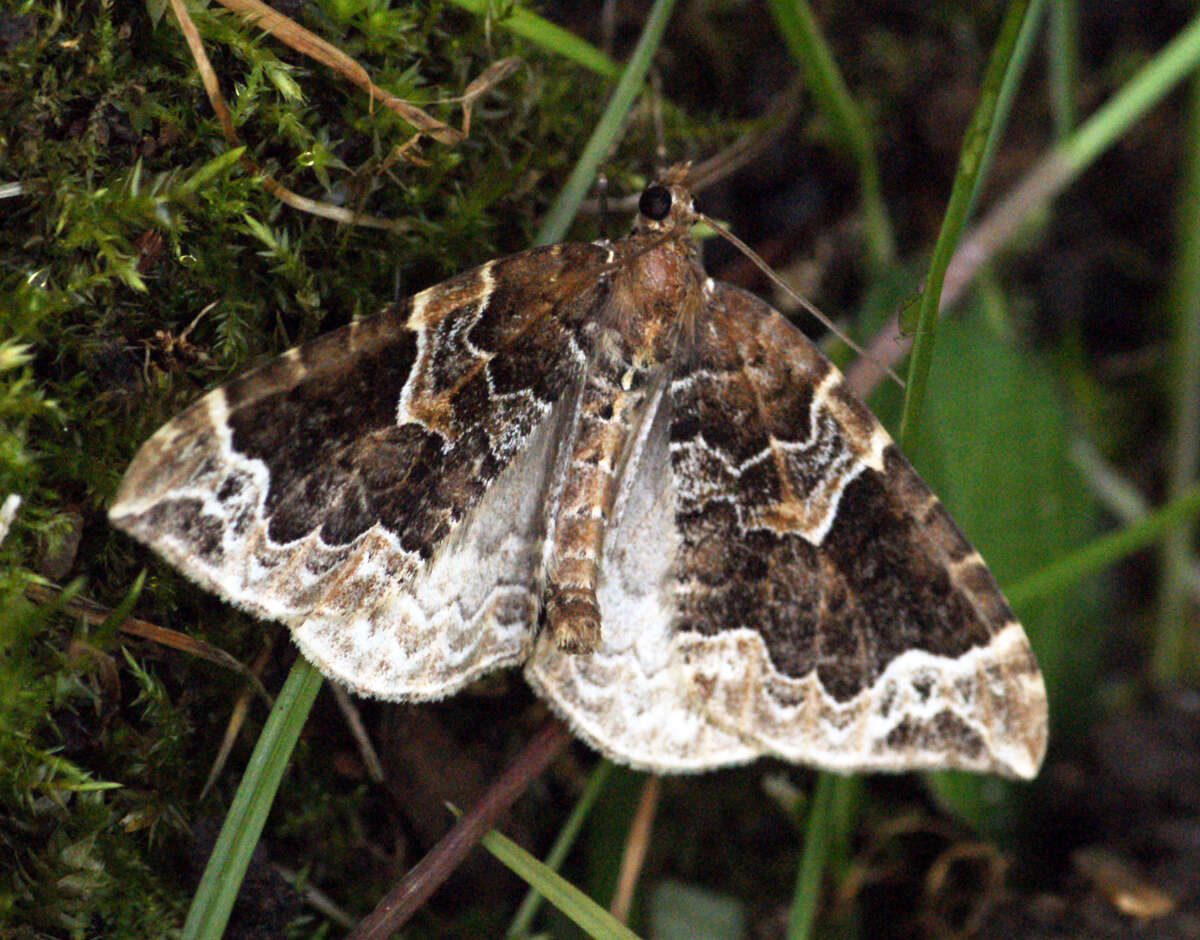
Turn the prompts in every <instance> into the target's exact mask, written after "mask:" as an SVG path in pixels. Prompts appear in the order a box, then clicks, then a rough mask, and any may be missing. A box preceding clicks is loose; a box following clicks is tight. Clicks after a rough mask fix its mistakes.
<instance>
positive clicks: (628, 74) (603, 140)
mask: <svg viewBox="0 0 1200 940" xmlns="http://www.w3.org/2000/svg"><path fill="white" fill-rule="evenodd" d="M674 7H675V0H654V6H653V7H651V9H650V15H649V16H647V17H646V25H645V26H644V27H643V28H642V35H641V36H640V37H639V38H638V43H637V46H636V47H635V48H634V50H633V55H632V56H630V57H629V64H628V65H626V66H625V71H624V72H622V73H621V80H620V81H618V82H617V87H616V89H615V90H614V91H613V96H612V98H611V99H609V102H608V107H606V108H605V109H604V114H603V115H601V117H600V121H599V122H598V123H597V124H596V129H595V130H593V131H592V136H591V137H590V138H588V142H587V144H586V145H585V146H584V148H583V153H582V154H580V156H579V160H578V162H576V164H575V168H574V169H573V170H572V171H571V175H570V177H568V179H567V182H566V185H565V186H563V188H562V191H561V192H560V193H559V194H558V198H557V199H556V200H555V201H554V205H553V206H551V207H550V211H549V212H548V213H547V214H546V219H545V221H544V222H542V227H541V228H540V229H539V230H538V235H537V238H536V239H535V242H536V244H539V245H549V244H552V243H553V242H558V241H562V239H563V236H565V235H566V234H567V229H568V228H569V227H570V225H571V220H572V219H574V218H575V213H576V211H577V210H578V209H579V204H580V203H581V202H583V197H584V196H586V195H587V191H588V188H589V187H590V186H591V185H592V180H594V179H595V178H596V170H597V169H598V168H599V166H600V161H601V160H603V159H604V157H605V156H606V155H607V154H608V152H609V151H610V150H611V149H612V146H613V144H614V143H615V142H616V140H617V138H618V137H619V136H620V133H621V129H622V128H623V127H624V125H625V118H626V116H627V115H628V114H629V109H630V108H632V107H633V102H634V100H635V99H636V98H637V96H638V93H639V92H640V91H641V90H642V83H643V82H644V81H645V79H646V72H647V71H648V70H649V68H650V63H651V61H653V59H654V53H655V52H657V51H658V45H659V43H660V42H661V41H662V35H663V30H665V29H666V28H667V20H668V19H669V18H670V16H671V10H672V9H674Z"/></svg>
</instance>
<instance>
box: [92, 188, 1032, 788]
mask: <svg viewBox="0 0 1200 940" xmlns="http://www.w3.org/2000/svg"><path fill="white" fill-rule="evenodd" d="M686 172H687V170H686V166H679V167H674V168H672V169H670V170H669V171H667V172H666V173H665V174H664V175H663V176H662V178H661V179H660V180H659V181H657V182H656V183H654V184H653V185H651V186H650V187H649V188H647V189H646V190H645V192H644V193H643V194H642V196H641V199H640V202H639V213H638V216H637V219H636V221H635V223H634V227H633V230H632V232H631V233H630V234H629V235H628V236H627V237H625V238H623V239H620V240H617V241H613V242H609V241H598V242H592V243H568V244H560V245H554V246H551V247H545V248H534V249H531V250H529V251H525V252H521V253H519V254H516V255H512V256H511V257H507V258H502V259H499V260H495V261H491V262H488V263H487V264H484V265H483V266H482V267H479V268H477V269H475V270H473V271H469V272H467V273H465V274H460V275H458V276H457V277H453V278H451V279H450V280H448V281H445V282H444V283H441V284H438V285H437V286H435V287H431V288H429V289H428V290H425V291H423V292H421V293H419V294H416V295H415V296H413V297H411V298H410V299H408V300H407V301H405V302H403V303H399V304H394V305H392V306H389V307H387V308H386V309H384V310H383V312H382V313H380V314H379V315H378V316H377V317H375V318H374V319H369V320H362V321H356V322H353V323H350V324H349V325H348V326H345V327H343V328H342V329H339V330H336V331H334V332H332V333H329V334H327V335H325V336H322V337H320V338H318V339H316V340H313V341H312V342H309V343H306V344H304V345H302V346H299V347H297V348H295V349H292V350H290V351H289V352H287V353H285V354H284V355H282V356H280V357H279V358H277V359H275V360H274V361H271V362H268V363H267V364H266V365H264V366H262V367H261V368H258V369H255V370H254V371H251V372H249V373H248V374H246V375H245V376H243V377H241V378H239V379H236V380H235V381H232V382H230V383H228V384H227V385H225V386H224V387H222V388H218V389H216V390H215V391H213V392H210V393H209V394H207V395H206V396H205V397H203V398H202V399H200V400H199V401H198V402H197V403H196V404H194V405H193V406H192V407H191V408H189V409H188V410H186V411H184V412H183V413H182V414H180V415H179V416H178V417H176V418H175V419H174V420H172V421H170V422H169V423H168V424H167V425H165V426H164V427H163V428H161V429H160V430H159V431H158V432H157V433H156V434H155V435H154V436H153V437H151V438H150V439H149V440H148V441H147V442H146V443H145V444H144V445H143V446H142V447H141V449H140V450H139V451H138V453H137V456H136V457H135V458H134V460H133V463H132V465H131V466H130V467H129V469H128V471H127V473H126V474H125V477H124V479H123V481H122V483H121V485H120V489H119V492H118V493H117V496H116V500H115V502H114V504H113V506H112V508H111V512H110V517H111V520H112V522H113V523H114V524H115V525H116V526H118V527H119V528H121V529H123V530H124V531H125V532H127V533H129V534H130V535H132V536H134V537H135V538H137V539H139V540H141V541H142V542H144V543H146V544H147V545H148V546H150V547H151V548H153V549H154V550H155V551H157V552H158V553H159V554H160V555H162V556H163V557H164V558H166V559H167V560H168V561H169V562H171V563H172V564H173V565H175V566H176V567H177V568H179V569H180V570H181V571H182V572H184V573H185V574H186V575H187V576H189V577H190V578H192V579H194V580H195V581H197V582H198V583H199V584H201V585H203V586H204V587H206V588H208V589H209V590H211V591H213V592H215V593H217V594H219V595H221V596H222V597H224V598H226V599H228V600H229V601H231V602H232V603H234V604H236V605H237V606H239V607H241V608H244V609H245V610H247V611H249V612H251V613H252V614H255V615H257V616H259V617H262V618H266V619H269V620H278V621H282V622H283V623H284V624H286V625H287V626H288V627H289V628H290V630H291V633H292V635H293V637H294V638H295V641H296V643H297V644H298V646H299V647H300V650H301V652H302V653H303V654H304V655H305V656H306V657H307V658H308V659H309V660H310V661H311V662H312V663H313V664H314V665H316V666H317V668H319V669H320V670H321V671H322V672H323V673H324V674H325V675H327V676H329V677H331V678H333V679H335V680H337V681H338V682H341V683H343V684H344V685H346V686H348V687H349V688H350V689H352V690H353V691H355V692H358V693H360V694H362V695H367V696H376V697H379V698H383V699H392V700H398V701H418V700H427V699H437V698H441V697H443V696H446V695H449V694H450V693H452V692H454V691H455V690H457V689H460V688H461V687H462V686H464V685H465V684H467V683H469V682H471V681H472V680H474V679H476V678H477V677H479V676H481V675H482V674H484V673H486V672H489V671H491V670H494V669H499V668H501V667H504V666H511V665H516V664H524V671H525V675H526V677H527V679H528V681H529V682H530V683H531V684H532V686H533V688H534V689H535V690H536V691H537V692H538V693H540V695H541V696H542V697H543V698H544V699H545V700H546V701H547V702H548V703H549V704H550V705H551V707H552V708H553V709H554V710H555V711H556V712H558V713H559V714H560V715H561V716H563V717H564V718H565V719H566V720H567V721H568V722H569V723H570V725H571V726H572V728H573V729H574V731H575V733H576V734H577V735H578V736H579V737H580V738H582V739H583V740H585V741H587V742H588V743H590V744H591V745H592V746H593V747H595V748H596V749H597V750H599V751H601V752H603V753H604V754H606V755H608V756H609V757H611V758H613V759H614V760H617V761H620V762H622V763H625V764H629V765H632V766H634V767H640V768H644V769H649V770H652V771H658V772H681V771H701V770H706V769H709V768H714V767H719V766H722V765H728V764H737V763H742V762H746V761H749V760H752V759H754V758H756V757H758V756H760V755H765V754H770V755H776V756H778V757H781V758H784V759H786V760H790V761H797V762H801V763H805V764H811V765H815V766H817V767H821V768H826V769H829V770H833V771H841V772H851V771H873V770H884V771H900V770H909V769H916V768H952V767H953V768H964V769H968V770H975V771H985V772H993V773H997V774H1002V775H1006V776H1011V777H1024V778H1027V777H1032V776H1033V775H1034V774H1035V773H1036V772H1037V769H1038V766H1039V765H1040V763H1041V760H1042V756H1043V752H1044V750H1045V745H1046V733H1047V731H1046V724H1047V710H1046V694H1045V689H1044V686H1043V682H1042V677H1041V673H1040V672H1039V670H1038V667H1037V664H1036V662H1035V660H1034V656H1033V653H1032V651H1031V649H1030V645H1029V642H1028V640H1027V639H1026V636H1025V633H1024V632H1023V630H1022V628H1021V626H1020V624H1019V623H1018V622H1017V620H1016V619H1015V618H1014V616H1013V613H1012V611H1011V610H1010V608H1009V606H1008V604H1007V603H1006V602H1005V600H1004V597H1003V596H1002V594H1001V592H1000V590H999V588H998V587H997V585H996V582H995V580H994V579H993V577H992V575H991V574H990V572H989V571H988V569H987V567H986V566H985V565H984V562H983V560H982V559H981V558H980V556H979V554H978V553H977V552H976V551H975V550H974V549H973V548H972V547H971V545H970V544H969V543H968V542H967V540H966V539H965V538H964V537H963V535H962V534H961V533H960V532H959V530H958V528H957V527H956V526H955V524H954V523H953V522H952V521H951V519H950V517H949V515H948V514H947V512H946V510H945V509H944V508H943V506H942V504H941V503H940V502H939V501H938V499H937V498H936V497H935V496H934V495H933V494H932V493H931V492H930V490H929V488H928V487H927V486H926V485H925V484H924V483H923V482H922V481H921V480H920V479H919V478H918V476H917V475H916V473H915V472H914V471H913V469H912V467H911V466H910V465H909V464H908V462H907V461H906V460H905V459H904V457H903V456H901V454H900V453H899V451H898V450H897V449H896V447H895V445H894V444H893V443H892V441H891V439H890V438H889V437H888V435H887V433H886V432H885V431H884V430H883V428H882V426H881V425H880V424H879V422H878V420H877V419H876V418H875V417H874V416H873V415H872V414H871V413H870V411H868V409H867V408H866V406H865V405H863V404H862V403H861V402H859V401H858V400H857V399H856V398H854V397H853V396H852V395H851V394H850V392H849V391H848V390H847V388H846V386H845V384H844V382H843V379H842V376H841V375H840V374H839V372H838V371H837V369H836V368H834V366H833V365H832V364H831V363H830V362H829V361H828V360H827V359H826V358H825V357H824V356H823V355H821V353H820V352H819V351H818V350H817V348H816V347H815V346H814V345H813V344H812V343H811V342H809V341H808V340H807V339H806V338H805V337H804V336H803V334H801V333H800V331H799V330H798V329H796V328H795V327H794V326H792V325H791V324H790V323H789V322H788V321H787V320H786V319H785V318H784V317H783V316H782V315H781V314H779V313H778V312H776V311H775V310H773V309H772V308H771V307H769V306H767V305H766V304H765V303H763V302H762V301H761V300H758V299H757V298H755V297H754V296H752V295H750V294H748V293H746V292H744V291H741V290H739V289H737V288H735V287H731V286H729V285H727V284H722V283H719V282H716V281H714V280H712V279H711V278H709V277H707V276H706V274H705V272H704V270H703V268H702V267H701V265H700V263H699V260H698V256H697V252H696V249H695V246H694V245H693V244H692V242H691V240H690V239H689V230H690V228H691V227H692V225H693V223H694V222H695V220H696V218H697V215H698V213H697V210H696V209H695V206H694V203H693V200H692V195H691V193H690V192H689V190H688V187H687V179H686Z"/></svg>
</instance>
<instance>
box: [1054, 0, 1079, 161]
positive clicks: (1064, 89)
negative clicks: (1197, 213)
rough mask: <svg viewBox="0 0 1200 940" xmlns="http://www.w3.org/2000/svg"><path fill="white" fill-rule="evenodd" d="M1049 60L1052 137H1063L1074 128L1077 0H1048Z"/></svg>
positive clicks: (1077, 82)
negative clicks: (1052, 122)
mask: <svg viewBox="0 0 1200 940" xmlns="http://www.w3.org/2000/svg"><path fill="white" fill-rule="evenodd" d="M1046 55H1047V58H1048V60H1049V62H1048V65H1049V85H1050V109H1051V111H1052V112H1053V114H1054V138H1055V140H1062V139H1063V138H1064V137H1066V136H1067V135H1068V134H1069V133H1071V131H1072V130H1074V128H1075V123H1076V107H1075V88H1076V86H1077V85H1078V84H1079V4H1078V2H1077V0H1050V23H1049V29H1048V31H1047V36H1046Z"/></svg>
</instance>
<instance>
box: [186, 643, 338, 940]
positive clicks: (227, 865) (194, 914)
mask: <svg viewBox="0 0 1200 940" xmlns="http://www.w3.org/2000/svg"><path fill="white" fill-rule="evenodd" d="M321 682H322V678H321V674H320V673H319V672H317V670H316V669H315V668H314V667H313V666H312V665H311V664H310V663H309V662H308V660H307V659H305V658H304V657H303V656H297V657H296V663H295V665H294V666H292V671H291V672H290V673H289V674H288V677H287V681H286V682H285V683H284V684H283V689H282V690H281V691H280V693H279V698H277V699H276V700H275V707H274V708H272V709H271V714H270V715H269V716H268V717H267V723H266V725H265V726H264V727H263V730H262V734H261V735H260V736H259V738H258V742H257V743H256V744H255V745H254V753H253V754H251V755H250V763H249V764H248V765H247V766H246V773H245V775H244V776H243V777H242V782H241V783H240V784H239V785H238V788H237V793H236V794H234V797H233V803H232V804H231V805H230V807H229V812H228V813H226V814H225V822H224V824H223V825H222V826H221V834H220V835H219V836H218V837H217V843H216V845H214V846H213V851H212V855H210V856H209V859H208V864H207V865H206V866H205V868H204V875H203V876H202V877H201V879H200V885H199V887H198V888H197V889H196V894H195V896H194V897H193V898H192V906H191V908H190V909H189V910H188V916H187V921H186V922H185V923H184V925H183V936H184V940H217V938H219V937H220V936H221V934H222V933H223V932H224V931H225V924H226V923H227V922H228V921H229V912H230V911H231V910H233V902H234V901H235V900H236V899H237V894H238V889H239V888H240V887H241V885H242V879H243V878H244V877H245V875H246V866H247V865H249V864H250V855H251V853H253V852H254V847H255V846H256V845H257V844H258V837H259V836H260V835H261V834H262V830H263V825H264V824H265V823H266V821H267V813H269V812H270V810H271V804H272V803H273V802H274V800H275V791H276V790H278V789H279V782H280V780H282V779H283V772H284V771H285V770H286V769H287V763H288V759H289V758H290V757H291V756H292V750H293V749H294V748H295V746H296V740H297V739H298V738H299V737H300V731H301V729H302V728H303V727H304V722H305V720H306V719H307V718H308V713H309V710H310V709H311V708H312V704H313V701H314V700H315V699H316V697H317V692H319V691H320V689H321Z"/></svg>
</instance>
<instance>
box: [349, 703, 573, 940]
mask: <svg viewBox="0 0 1200 940" xmlns="http://www.w3.org/2000/svg"><path fill="white" fill-rule="evenodd" d="M570 740H571V734H570V732H569V731H568V730H567V726H566V725H564V724H563V723H562V722H561V721H559V720H557V719H552V720H550V721H548V722H547V723H546V724H545V725H544V726H543V727H542V729H541V730H540V731H539V732H538V733H537V734H536V735H534V737H533V738H532V739H531V740H530V741H529V743H528V744H526V745H525V747H524V748H523V749H522V751H521V753H520V754H519V755H517V759H516V760H514V761H513V762H512V763H511V764H510V765H509V766H508V768H507V769H506V770H505V771H504V773H502V774H501V775H500V776H499V777H497V778H496V781H495V782H494V783H493V784H492V785H491V787H490V788H489V789H488V792H487V793H485V794H484V796H483V799H481V800H480V801H479V802H478V803H476V804H475V806H473V807H472V808H471V810H470V812H468V813H466V814H465V815H464V816H463V817H462V818H461V819H459V821H458V822H456V823H455V824H454V828H452V829H451V830H450V831H449V832H448V833H446V835H445V836H444V837H443V838H442V841H441V842H439V843H438V844H437V845H435V846H434V847H433V848H432V849H431V850H430V851H429V853H428V854H427V855H426V856H425V857H424V858H423V859H421V860H420V861H419V862H417V864H416V865H414V866H413V867H412V868H411V869H409V871H408V873H407V874H406V875H405V876H404V877H403V878H402V879H401V880H400V882H399V883H398V884H397V885H396V887H394V888H393V889H392V890H391V891H389V892H388V894H387V896H386V897H384V899H383V900H382V901H380V902H379V904H378V905H377V906H376V908H375V910H373V911H372V912H371V913H370V914H368V915H367V916H366V917H365V918H363V920H362V922H361V923H360V924H359V925H358V927H357V928H356V929H355V930H354V931H353V932H352V933H351V934H350V935H349V937H348V938H347V940H386V938H388V937H390V936H391V935H392V934H393V933H394V932H395V931H396V930H397V929H398V928H399V927H400V926H401V925H402V924H403V923H404V922H405V921H407V920H408V919H409V918H410V917H411V916H412V915H413V914H414V913H415V912H416V911H417V910H418V909H419V908H420V907H421V905H422V904H424V903H425V902H426V901H427V900H429V896H430V895H432V894H433V892H434V891H436V890H437V889H438V888H439V887H440V886H441V884H442V883H443V882H444V881H445V880H446V879H447V878H449V877H450V874H451V873H452V872H453V871H454V870H455V869H456V868H457V867H458V866H459V865H460V864H461V863H462V861H463V859H465V858H466V857H467V855H468V854H469V853H470V851H471V849H473V848H474V847H475V844H476V843H477V842H479V840H480V839H482V838H483V836H484V834H485V833H486V832H487V831H488V830H489V829H491V828H492V827H493V826H494V825H495V823H496V820H497V819H499V818H500V816H502V815H503V814H504V812H505V811H506V810H507V809H508V808H509V807H510V806H511V805H512V804H513V803H514V802H516V800H517V797H519V796H520V795H521V794H522V793H524V792H525V790H526V789H527V788H528V787H529V785H530V784H531V783H532V782H533V781H534V780H535V779H536V778H537V777H538V776H540V775H541V773H542V771H544V770H545V769H546V768H547V767H548V766H549V765H550V763H551V762H552V761H553V760H554V759H555V758H556V757H557V756H558V754H559V752H561V751H562V750H563V748H565V747H566V746H567V743H568V742H569V741H570Z"/></svg>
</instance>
